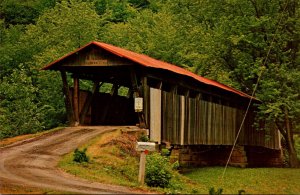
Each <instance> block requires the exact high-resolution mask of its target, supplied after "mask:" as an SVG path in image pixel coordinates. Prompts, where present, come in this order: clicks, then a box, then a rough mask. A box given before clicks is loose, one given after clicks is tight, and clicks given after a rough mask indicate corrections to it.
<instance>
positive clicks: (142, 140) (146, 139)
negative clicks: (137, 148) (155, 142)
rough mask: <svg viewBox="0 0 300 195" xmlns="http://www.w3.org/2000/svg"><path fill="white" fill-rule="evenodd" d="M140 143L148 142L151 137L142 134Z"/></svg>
mask: <svg viewBox="0 0 300 195" xmlns="http://www.w3.org/2000/svg"><path fill="white" fill-rule="evenodd" d="M138 141H140V142H148V141H149V137H148V136H147V135H145V134H141V135H140V136H139V139H138Z"/></svg>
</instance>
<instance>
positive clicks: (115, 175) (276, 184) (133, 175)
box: [59, 130, 300, 194]
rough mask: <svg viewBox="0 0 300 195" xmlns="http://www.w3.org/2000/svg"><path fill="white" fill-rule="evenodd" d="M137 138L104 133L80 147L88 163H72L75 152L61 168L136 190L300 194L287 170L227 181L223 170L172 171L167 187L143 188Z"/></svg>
mask: <svg viewBox="0 0 300 195" xmlns="http://www.w3.org/2000/svg"><path fill="white" fill-rule="evenodd" d="M135 141H136V138H134V137H132V136H131V135H129V134H122V133H121V131H120V130H117V131H114V132H109V133H105V134H102V135H100V136H98V137H96V138H94V139H93V140H91V141H90V142H88V143H87V144H85V145H83V146H82V147H80V149H81V150H82V149H83V148H87V152H86V153H87V155H88V156H89V157H90V162H89V163H76V162H73V152H72V153H69V154H67V155H65V156H64V157H63V159H62V160H61V161H60V162H59V167H60V168H61V169H63V170H65V171H66V172H68V173H70V174H73V175H76V176H78V177H81V178H85V179H88V180H91V181H96V182H101V183H108V184H116V185H122V186H128V187H133V188H136V189H141V190H147V191H154V192H158V193H173V194H174V193H184V194H192V193H196V194H208V192H209V190H210V189H211V188H212V187H214V188H215V189H219V188H223V193H224V194H237V193H238V191H239V190H245V192H246V194H249V193H251V194H262V193H267V194H275V193H276V194H297V193H300V185H299V183H300V169H288V168H255V169H251V168H245V169H242V168H232V167H229V168H228V169H227V171H226V174H225V178H224V180H223V181H221V180H220V179H219V178H220V177H221V175H222V172H223V170H224V168H223V167H206V168H197V169H191V170H190V171H189V172H185V173H184V174H179V173H178V172H176V171H174V172H172V176H173V178H172V179H171V182H170V185H169V187H168V188H165V189H162V188H150V187H147V186H145V185H144V186H141V185H140V184H139V183H138V181H137V178H138V166H139V154H138V153H136V152H135V149H134V145H135Z"/></svg>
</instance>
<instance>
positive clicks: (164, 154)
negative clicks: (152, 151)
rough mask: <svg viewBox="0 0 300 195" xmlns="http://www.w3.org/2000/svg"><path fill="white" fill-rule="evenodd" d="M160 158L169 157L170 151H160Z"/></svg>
mask: <svg viewBox="0 0 300 195" xmlns="http://www.w3.org/2000/svg"><path fill="white" fill-rule="evenodd" d="M161 155H162V156H170V151H169V150H168V149H166V148H163V149H161Z"/></svg>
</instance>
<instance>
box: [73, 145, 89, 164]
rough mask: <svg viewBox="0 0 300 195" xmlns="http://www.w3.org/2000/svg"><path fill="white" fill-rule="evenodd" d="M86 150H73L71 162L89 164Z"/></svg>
mask: <svg viewBox="0 0 300 195" xmlns="http://www.w3.org/2000/svg"><path fill="white" fill-rule="evenodd" d="M86 150H87V149H86V148H84V149H83V150H82V151H80V150H79V149H78V148H76V149H75V151H74V154H73V161H74V162H78V163H83V162H89V157H88V156H87V155H86Z"/></svg>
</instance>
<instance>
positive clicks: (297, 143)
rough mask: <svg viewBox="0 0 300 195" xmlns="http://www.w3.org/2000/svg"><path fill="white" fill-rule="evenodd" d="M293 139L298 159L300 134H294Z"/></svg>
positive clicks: (299, 157) (299, 154) (299, 156)
mask: <svg viewBox="0 0 300 195" xmlns="http://www.w3.org/2000/svg"><path fill="white" fill-rule="evenodd" d="M294 140H295V149H296V152H297V157H298V159H299V161H300V134H297V135H294Z"/></svg>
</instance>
